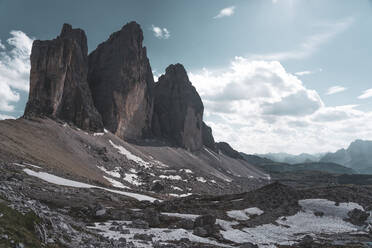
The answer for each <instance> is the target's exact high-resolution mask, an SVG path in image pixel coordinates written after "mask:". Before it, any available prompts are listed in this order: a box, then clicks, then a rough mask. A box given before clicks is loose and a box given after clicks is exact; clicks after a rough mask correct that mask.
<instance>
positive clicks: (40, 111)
mask: <svg viewBox="0 0 372 248" xmlns="http://www.w3.org/2000/svg"><path fill="white" fill-rule="evenodd" d="M87 51H88V48H87V38H86V35H85V33H84V31H83V30H81V29H73V28H72V27H71V25H69V24H64V25H63V28H62V31H61V34H60V35H59V36H58V37H57V38H56V39H53V40H46V41H40V40H36V41H34V43H33V46H32V52H31V73H30V93H29V100H28V103H27V106H26V109H25V114H24V116H25V117H30V116H48V117H51V118H56V119H61V120H64V121H67V122H71V123H73V124H75V125H76V126H78V127H80V128H82V129H85V130H101V129H102V128H103V126H102V120H101V116H100V115H99V113H98V111H97V110H96V108H95V107H94V104H93V100H92V96H91V93H90V90H89V85H88V82H87V75H88V56H87Z"/></svg>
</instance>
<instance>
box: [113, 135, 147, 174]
mask: <svg viewBox="0 0 372 248" xmlns="http://www.w3.org/2000/svg"><path fill="white" fill-rule="evenodd" d="M109 142H110V144H111V145H112V147H114V148H115V149H117V150H118V151H119V153H120V154H122V155H124V156H125V157H126V158H127V159H128V160H131V161H133V162H135V163H137V164H138V165H140V166H143V167H145V168H149V167H151V164H150V163H148V162H146V161H144V160H143V159H142V158H140V157H138V156H136V155H134V154H133V153H131V152H130V151H128V150H127V149H125V148H124V147H122V146H121V145H115V144H114V143H113V142H112V141H111V140H109Z"/></svg>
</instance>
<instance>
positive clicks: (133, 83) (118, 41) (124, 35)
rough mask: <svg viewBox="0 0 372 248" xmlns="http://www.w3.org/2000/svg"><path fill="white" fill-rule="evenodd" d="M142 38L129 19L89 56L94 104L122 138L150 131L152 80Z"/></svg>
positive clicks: (139, 135)
mask: <svg viewBox="0 0 372 248" xmlns="http://www.w3.org/2000/svg"><path fill="white" fill-rule="evenodd" d="M142 41H143V33H142V30H141V28H140V26H139V25H138V24H137V23H135V22H130V23H128V24H126V25H125V26H124V27H123V28H122V29H121V30H119V31H117V32H115V33H113V34H112V35H111V36H110V37H109V39H108V40H107V41H105V42H103V43H101V44H100V45H99V46H98V47H97V49H96V50H95V51H93V52H92V53H91V54H90V55H89V74H88V81H89V85H90V88H91V91H92V95H93V100H94V104H95V106H96V108H97V109H98V111H99V113H100V114H101V115H102V121H103V124H104V126H105V128H107V129H108V130H110V131H111V132H112V133H114V134H116V135H117V136H119V137H120V138H123V139H141V138H144V137H147V136H149V135H150V134H151V119H152V113H153V97H152V92H151V91H152V88H153V84H154V79H153V75H152V71H151V67H150V63H149V60H148V58H147V55H146V48H145V47H143V46H142Z"/></svg>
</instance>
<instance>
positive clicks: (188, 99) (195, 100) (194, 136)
mask: <svg viewBox="0 0 372 248" xmlns="http://www.w3.org/2000/svg"><path fill="white" fill-rule="evenodd" d="M154 95H155V100H154V119H153V132H154V135H155V136H157V137H161V138H164V139H167V140H170V141H172V142H173V143H174V145H177V146H181V147H184V148H187V149H189V150H191V151H195V150H199V149H201V148H202V147H203V140H202V121H203V111H204V106H203V103H202V101H201V99H200V96H199V94H198V92H197V91H196V90H195V88H194V86H192V84H191V82H190V81H189V78H188V76H187V73H186V70H185V68H184V67H183V66H182V65H181V64H176V65H170V66H169V67H168V68H167V69H166V72H165V74H164V75H162V76H161V77H160V78H159V81H158V83H157V84H156V86H155V88H154Z"/></svg>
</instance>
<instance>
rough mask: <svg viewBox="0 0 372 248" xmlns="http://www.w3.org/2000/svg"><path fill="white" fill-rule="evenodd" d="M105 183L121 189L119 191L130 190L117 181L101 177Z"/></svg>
mask: <svg viewBox="0 0 372 248" xmlns="http://www.w3.org/2000/svg"><path fill="white" fill-rule="evenodd" d="M103 177H104V178H105V179H106V180H107V181H109V182H110V183H111V185H112V186H113V187H115V188H121V189H130V188H129V187H128V186H125V185H124V184H122V183H121V182H119V181H116V180H114V179H112V178H110V177H106V176H103Z"/></svg>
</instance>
